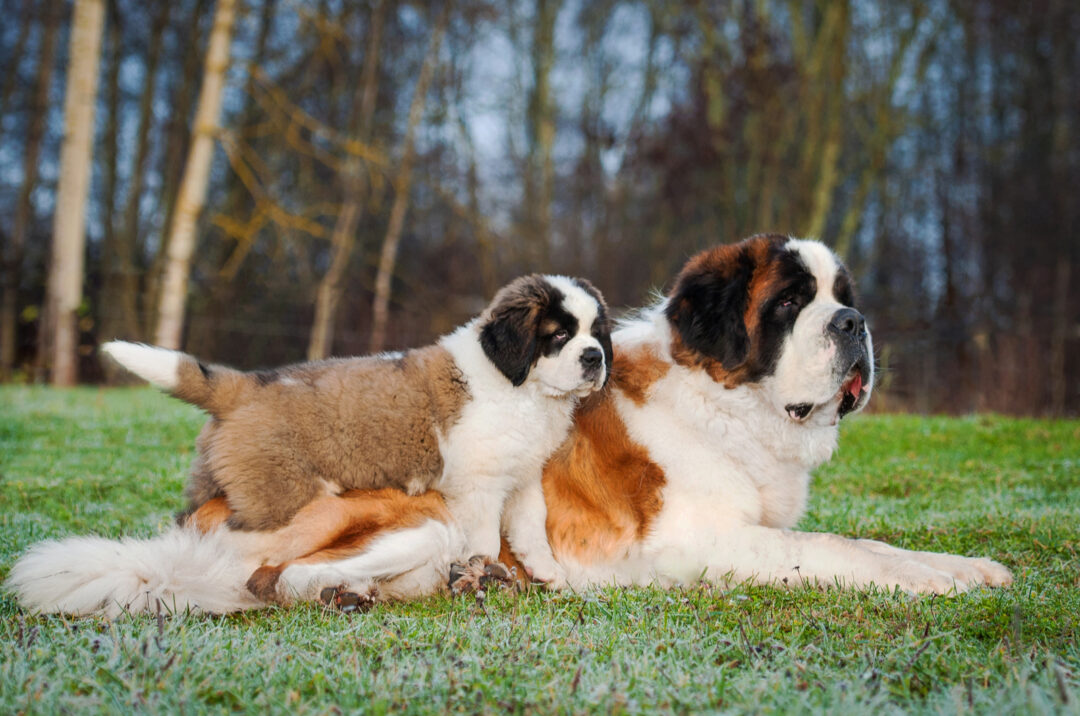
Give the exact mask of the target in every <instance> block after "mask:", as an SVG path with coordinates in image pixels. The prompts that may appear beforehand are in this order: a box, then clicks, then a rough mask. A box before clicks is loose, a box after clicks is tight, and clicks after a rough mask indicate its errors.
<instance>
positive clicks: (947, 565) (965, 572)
mask: <svg viewBox="0 0 1080 716" xmlns="http://www.w3.org/2000/svg"><path fill="white" fill-rule="evenodd" d="M921 561H922V562H924V563H926V564H928V565H930V566H931V567H933V568H934V569H938V570H941V571H942V572H946V573H948V574H951V575H952V576H953V577H955V578H956V579H958V580H962V581H964V582H967V583H969V584H970V585H971V586H973V587H976V586H981V585H985V586H989V587H1005V586H1008V585H1010V584H1012V581H1013V577H1012V572H1010V571H1009V570H1008V569H1007V568H1006V567H1005V566H1004V565H1002V564H999V563H997V562H995V561H994V560H992V559H985V558H982V557H961V556H959V555H955V554H934V555H933V559H923V560H921Z"/></svg>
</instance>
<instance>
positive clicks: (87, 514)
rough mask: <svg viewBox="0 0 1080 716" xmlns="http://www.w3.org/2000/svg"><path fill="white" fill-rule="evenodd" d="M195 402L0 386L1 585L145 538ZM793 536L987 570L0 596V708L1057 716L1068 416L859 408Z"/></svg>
mask: <svg viewBox="0 0 1080 716" xmlns="http://www.w3.org/2000/svg"><path fill="white" fill-rule="evenodd" d="M201 423H202V417H201V415H200V414H199V413H198V412H197V411H196V410H195V409H193V408H190V407H188V406H185V405H182V404H181V403H179V402H178V401H173V400H170V399H168V398H166V397H163V396H161V395H159V394H157V393H156V392H153V391H151V390H148V389H130V390H122V389H121V390H95V389H78V390H69V391H58V390H49V389H43V388H4V389H0V578H3V577H5V576H6V575H7V571H8V570H9V569H10V567H11V564H12V563H13V561H14V560H15V558H16V557H17V555H19V554H20V553H21V552H22V551H23V550H24V549H25V548H26V547H28V546H29V545H30V544H31V543H33V542H35V541H37V540H40V539H43V538H46V537H55V536H63V535H71V534H82V533H89V532H94V533H98V534H102V535H108V536H119V535H150V534H153V533H154V532H156V531H157V530H159V529H160V528H162V527H163V526H165V525H166V524H168V523H169V521H170V519H171V514H172V513H173V512H174V511H175V510H177V509H179V508H180V507H181V497H180V494H181V489H182V486H183V484H184V479H185V474H186V470H187V465H188V462H189V461H190V459H191V457H192V451H193V444H194V437H195V434H196V432H197V431H198V428H199V426H200V425H201ZM801 526H802V527H803V528H806V529H814V530H829V531H834V532H839V533H842V534H847V535H860V536H863V537H873V538H877V539H882V540H885V541H888V542H891V543H893V544H897V545H900V546H903V547H911V548H917V549H929V550H942V551H950V552H959V553H962V554H970V555H985V556H989V557H992V558H994V559H997V560H999V561H1001V562H1003V563H1005V564H1006V565H1008V566H1009V567H1010V568H1011V569H1012V570H1013V571H1014V573H1015V575H1016V583H1015V584H1014V585H1013V586H1012V587H1010V588H1008V589H1002V590H981V591H976V592H973V593H970V594H965V595H961V596H958V597H949V598H941V597H938V598H934V599H930V598H912V597H909V596H906V595H903V594H892V593H881V592H878V593H865V592H863V593H853V592H837V591H812V590H792V591H788V590H783V589H774V588H763V587H749V586H746V587H739V588H735V589H731V590H721V589H718V588H714V587H712V586H708V585H696V586H688V587H686V588H684V589H677V590H666V591H665V590H659V589H604V590H599V591H595V592H592V593H588V594H582V595H578V594H543V593H531V594H527V595H520V596H515V595H511V594H497V595H494V596H492V597H490V598H489V599H488V600H487V602H486V604H484V605H483V606H478V605H477V604H476V602H475V601H474V600H472V599H471V598H467V597H461V598H458V599H450V598H447V597H438V598H431V599H428V600H426V601H422V602H417V603H412V604H399V605H389V606H385V605H384V606H380V607H377V608H375V609H374V610H372V611H371V612H369V613H367V614H358V615H352V616H345V615H341V614H338V613H334V612H330V611H326V610H324V609H322V608H321V607H317V606H304V607H298V608H291V609H266V610H262V611H257V612H248V613H245V614H240V615H234V616H230V617H224V618H207V617H187V618H165V619H160V620H157V619H154V618H152V617H135V618H124V619H121V620H119V621H117V622H115V623H108V622H104V621H98V620H91V619H84V620H70V619H63V618H57V617H47V618H43V617H34V616H30V615H26V614H23V613H22V612H21V611H20V610H19V609H18V608H17V607H16V605H15V603H14V601H13V600H12V599H11V598H10V596H8V595H7V594H6V593H5V594H3V595H2V596H0V648H2V650H3V651H2V654H0V713H16V712H35V713H58V712H63V711H85V710H108V711H118V712H119V711H129V710H135V711H139V712H144V711H145V712H165V713H175V712H184V713H188V712H192V713H197V712H202V711H246V712H265V711H268V710H271V711H288V712H296V713H319V714H321V713H329V712H338V711H341V712H359V711H363V712H375V713H383V712H390V711H393V712H397V711H399V710H407V711H415V712H442V711H450V710H453V711H462V712H503V711H511V712H554V711H559V712H581V711H599V712H623V711H625V712H638V711H653V710H658V711H665V712H668V711H673V712H701V711H710V712H712V711H730V712H764V713H778V712H783V713H786V712H808V711H814V712H829V713H849V712H868V711H874V712H880V713H890V712H912V711H919V712H922V711H926V712H945V713H957V712H968V711H971V710H974V711H975V712H979V713H1007V712H1019V713H1057V712H1076V713H1080V646H1078V644H1077V641H1078V637H1080V570H1078V566H1080V564H1078V561H1077V556H1078V551H1080V421H1056V422H1049V421H1033V420H1012V419H1006V418H1001V417H973V418H963V419H947V418H920V417H900V416H861V417H856V418H854V419H852V420H849V421H846V422H845V424H844V435H843V437H842V439H841V449H840V451H839V454H838V456H837V459H836V460H834V462H833V463H831V464H830V465H828V466H827V467H826V468H824V469H822V470H820V471H819V473H818V475H817V476H816V480H815V486H814V490H813V499H812V502H811V508H810V512H809V514H808V516H807V517H806V518H805V520H804V521H803V524H802V525H801Z"/></svg>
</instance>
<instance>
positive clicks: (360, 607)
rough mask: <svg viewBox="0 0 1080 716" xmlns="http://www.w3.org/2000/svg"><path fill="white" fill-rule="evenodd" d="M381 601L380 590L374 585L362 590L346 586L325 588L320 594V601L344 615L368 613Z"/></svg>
mask: <svg viewBox="0 0 1080 716" xmlns="http://www.w3.org/2000/svg"><path fill="white" fill-rule="evenodd" d="M378 600H379V590H378V588H376V587H375V585H374V584H370V585H366V586H365V587H362V588H353V587H349V586H347V585H344V584H339V585H338V586H336V587H324V588H323V590H322V591H321V592H319V601H320V602H322V603H323V604H325V605H326V606H327V607H329V608H331V609H336V610H337V611H339V612H342V613H343V614H351V613H353V612H366V611H368V610H369V609H371V608H372V607H373V606H375V602H377V601H378Z"/></svg>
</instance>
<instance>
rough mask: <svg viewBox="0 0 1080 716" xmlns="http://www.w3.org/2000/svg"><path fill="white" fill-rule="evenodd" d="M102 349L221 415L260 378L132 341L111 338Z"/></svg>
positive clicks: (148, 378)
mask: <svg viewBox="0 0 1080 716" xmlns="http://www.w3.org/2000/svg"><path fill="white" fill-rule="evenodd" d="M101 351H102V352H103V353H105V354H106V355H108V356H109V357H110V358H112V359H113V360H115V361H116V362H117V363H119V364H120V365H122V366H124V367H125V368H127V369H128V370H129V371H131V372H132V373H134V374H135V375H137V376H139V377H140V378H142V379H143V380H146V381H149V382H150V383H152V384H154V385H156V386H157V387H159V388H161V389H162V390H166V391H168V392H169V393H171V394H172V395H174V396H176V397H177V398H180V399H181V400H184V401H187V402H188V403H191V404H192V405H197V406H199V407H200V408H202V409H203V410H205V411H207V412H208V413H210V414H211V415H214V416H215V417H220V416H221V415H223V414H224V413H226V412H228V411H229V410H230V409H232V408H233V407H234V406H235V405H237V404H239V403H240V402H242V401H243V399H244V397H245V395H246V394H247V392H248V391H249V390H251V389H252V388H253V387H255V385H256V383H257V381H256V379H255V377H254V376H253V375H252V374H250V373H244V372H241V371H238V370H233V369H232V368H226V367H224V366H219V365H207V364H205V363H200V362H199V361H198V360H196V359H195V358H194V357H192V356H189V355H188V354H186V353H181V352H180V351H173V350H169V349H168V348H158V347H157V346H148V345H145V344H143V343H129V342H128V341H110V342H108V343H106V344H105V345H103V346H102V347H101Z"/></svg>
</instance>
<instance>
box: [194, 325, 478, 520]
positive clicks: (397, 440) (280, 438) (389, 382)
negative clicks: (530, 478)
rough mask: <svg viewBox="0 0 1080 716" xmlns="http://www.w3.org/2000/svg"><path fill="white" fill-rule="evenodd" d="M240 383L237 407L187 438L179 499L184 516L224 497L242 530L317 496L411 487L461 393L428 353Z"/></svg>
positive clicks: (450, 369) (315, 366)
mask: <svg viewBox="0 0 1080 716" xmlns="http://www.w3.org/2000/svg"><path fill="white" fill-rule="evenodd" d="M240 375H242V376H244V380H243V383H244V384H245V385H246V386H247V387H246V388H245V389H244V390H243V392H242V395H240V394H239V393H237V394H235V395H236V396H239V397H240V399H236V397H234V398H233V399H234V400H235V404H234V405H232V407H231V409H229V410H227V411H225V412H222V413H219V414H218V415H217V416H216V417H213V418H211V420H210V422H209V423H207V425H206V427H205V428H204V430H203V433H202V434H201V435H200V436H199V441H198V449H199V455H198V457H197V458H196V463H195V465H194V471H193V475H192V484H191V486H190V488H189V492H188V495H189V498H190V499H191V500H192V505H191V506H192V508H197V507H198V506H199V505H200V504H202V503H203V502H205V501H207V500H209V499H211V498H213V497H214V496H217V495H224V496H225V497H226V499H227V500H228V502H229V506H230V507H231V508H232V509H233V510H234V514H233V516H232V517H230V524H231V525H232V526H233V527H238V528H242V529H274V528H277V527H280V526H281V525H283V524H285V523H286V522H288V520H289V519H290V518H291V517H292V516H293V515H294V514H295V513H296V511H297V510H298V509H300V508H301V507H303V506H304V505H305V504H307V503H308V502H309V501H310V500H311V499H312V498H314V497H315V496H317V495H319V494H325V493H327V492H330V493H336V492H340V491H342V490H347V489H372V488H381V487H398V488H402V489H405V490H407V491H409V492H411V493H417V492H421V491H423V490H424V489H426V488H427V487H428V486H430V485H431V483H432V482H433V481H434V480H435V479H436V478H437V477H438V476H439V475H440V473H441V472H442V467H443V465H442V456H441V454H440V451H439V442H438V436H439V434H445V432H446V431H447V430H448V429H449V427H450V426H452V425H453V424H454V423H455V422H456V421H457V419H458V417H459V416H460V413H461V410H462V407H463V405H464V403H465V401H466V400H467V399H468V395H469V392H468V386H467V384H466V382H465V380H464V378H463V376H462V374H461V371H460V370H459V369H458V367H457V365H456V364H455V363H454V361H453V359H452V358H451V356H450V354H449V353H448V352H447V351H446V350H445V349H444V348H441V347H439V346H430V347H427V348H422V349H418V350H414V351H409V352H408V353H405V354H403V355H401V356H397V357H392V356H374V357H367V358H350V359H341V360H329V361H321V362H316V363H304V364H299V365H295V366H288V367H285V368H281V369H277V370H273V371H261V372H257V373H243V374H240ZM236 384H237V381H235V380H230V382H229V383H228V385H229V386H230V389H233V388H234V387H235V385H236Z"/></svg>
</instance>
